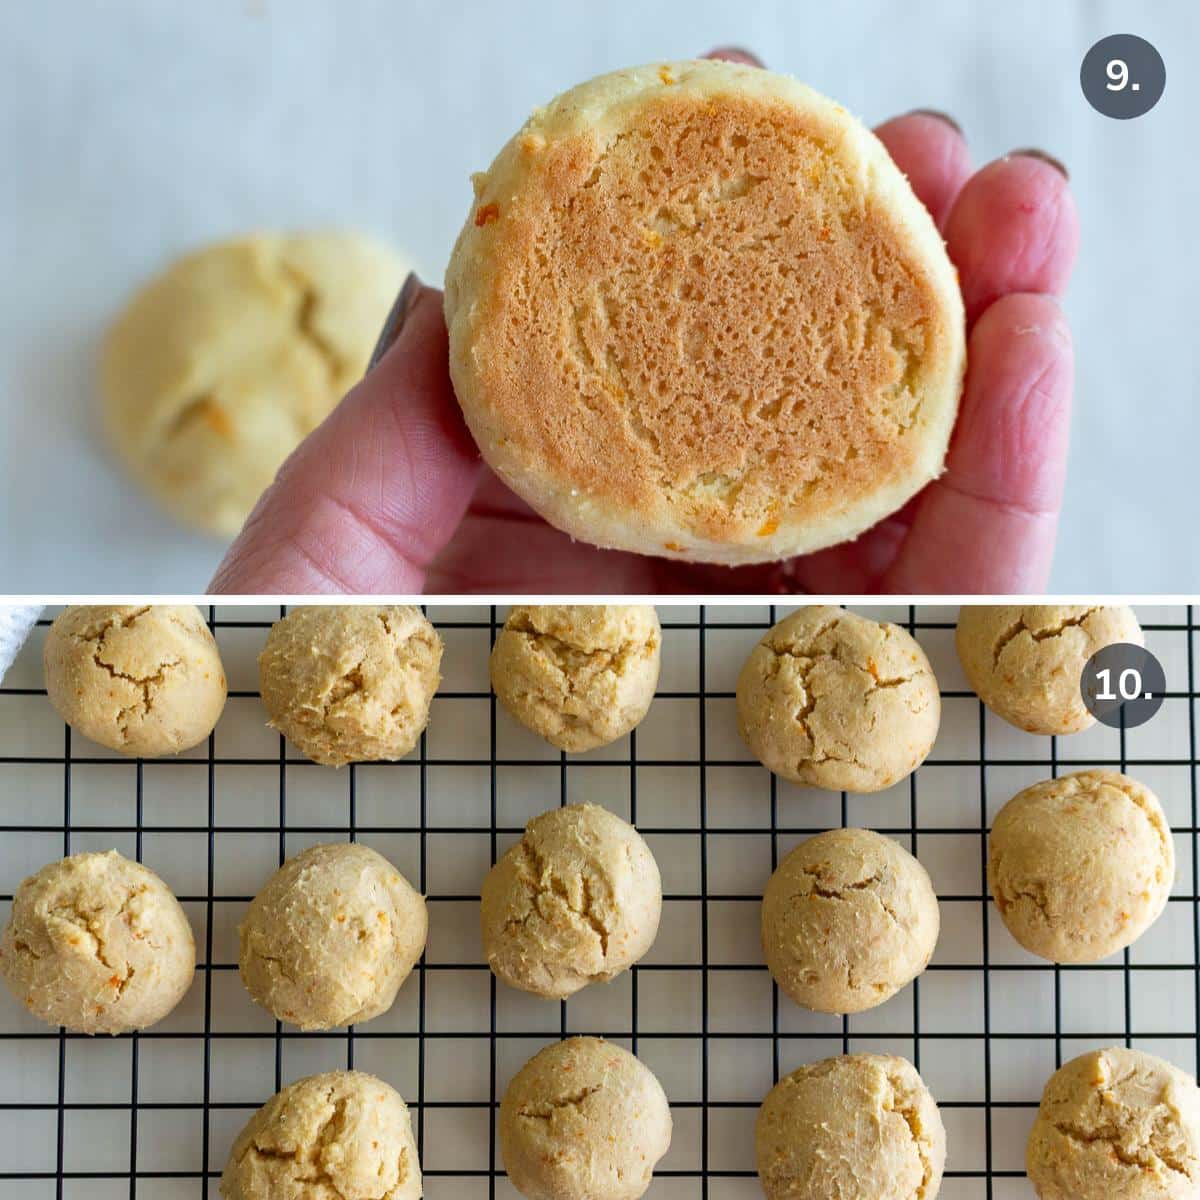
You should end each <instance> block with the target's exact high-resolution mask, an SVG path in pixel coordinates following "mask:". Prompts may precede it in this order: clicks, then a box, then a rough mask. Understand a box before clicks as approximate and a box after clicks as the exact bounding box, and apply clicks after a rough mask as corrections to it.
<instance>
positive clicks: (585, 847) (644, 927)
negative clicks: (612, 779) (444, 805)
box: [481, 804, 662, 999]
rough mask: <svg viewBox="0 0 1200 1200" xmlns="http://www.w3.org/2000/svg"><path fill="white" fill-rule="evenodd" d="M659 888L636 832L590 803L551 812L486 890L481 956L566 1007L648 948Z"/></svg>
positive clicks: (533, 824)
mask: <svg viewBox="0 0 1200 1200" xmlns="http://www.w3.org/2000/svg"><path fill="white" fill-rule="evenodd" d="M661 913H662V880H661V878H660V876H659V872H658V864H657V863H656V862H655V861H654V855H653V854H651V853H650V847H649V846H647V845H646V843H645V841H644V840H643V838H642V836H641V834H639V833H638V831H637V830H636V829H634V827H633V826H632V825H630V824H629V823H628V822H626V821H622V820H621V818H620V817H618V816H615V815H614V814H613V813H610V812H609V811H608V810H607V809H603V808H600V807H599V806H597V805H595V804H571V805H568V806H566V807H565V808H552V809H550V811H549V812H544V813H542V814H541V816H538V817H534V819H533V820H532V821H530V822H529V824H528V825H527V826H526V828H525V835H524V837H522V838H521V840H520V841H519V842H518V843H517V844H516V845H515V846H513V847H512V848H511V849H509V850H508V851H507V852H506V853H505V854H504V855H503V857H502V858H501V859H500V861H499V862H497V863H496V865H495V866H494V867H493V868H492V869H491V871H489V872H488V875H487V878H486V879H485V880H484V882H483V892H482V905H481V922H482V930H483V948H484V953H485V954H486V956H487V960H488V964H489V965H490V966H491V968H492V970H493V971H494V972H495V973H496V975H497V977H498V978H500V979H502V980H504V982H505V983H508V984H510V985H511V986H512V987H516V988H520V989H521V990H522V991H526V992H532V993H533V994H534V995H537V996H545V997H549V998H554V999H562V998H564V997H566V996H570V995H572V994H573V993H575V992H577V991H578V990H579V989H580V988H582V987H585V986H586V985H587V984H589V983H594V982H606V981H607V980H609V979H612V977H613V976H614V975H618V974H620V972H622V971H624V970H625V969H626V968H628V967H630V966H632V964H633V963H635V962H637V960H638V959H639V958H641V957H642V955H643V954H645V953H646V951H647V950H649V949H650V946H651V945H652V944H653V942H654V938H655V935H656V934H657V933H658V921H659V917H660V915H661Z"/></svg>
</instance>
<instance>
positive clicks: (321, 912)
mask: <svg viewBox="0 0 1200 1200" xmlns="http://www.w3.org/2000/svg"><path fill="white" fill-rule="evenodd" d="M427 932H428V917H427V913H426V908H425V900H424V897H422V896H421V894H420V893H419V892H417V891H416V890H415V889H414V888H413V887H412V886H411V885H410V884H409V882H408V880H407V879H405V878H404V876H403V875H401V874H400V872H399V871H397V870H396V868H395V867H394V866H392V864H391V863H390V862H388V860H387V859H386V858H384V857H383V856H382V855H381V854H377V853H376V852H375V851H374V850H372V849H371V848H370V847H369V846H363V845H359V844H358V843H351V842H338V843H332V844H329V845H321V846H310V847H309V848H308V849H307V850H303V851H301V852H300V853H299V854H297V855H295V856H294V857H293V858H289V859H288V860H287V862H285V863H284V864H283V866H281V867H280V868H279V870H278V871H276V872H275V874H274V875H272V876H271V878H270V879H268V880H267V882H266V883H265V884H264V885H263V888H262V890H261V891H260V892H259V893H258V895H257V896H255V897H254V900H253V901H252V902H251V904H250V907H249V908H248V909H247V910H246V916H245V919H244V920H243V921H242V923H241V925H240V926H239V927H238V940H239V946H240V953H239V955H238V968H239V970H240V971H241V974H242V982H243V983H244V984H245V985H246V990H247V991H248V992H249V993H250V995H251V997H252V998H253V999H254V1000H255V1001H256V1002H257V1003H258V1004H261V1005H262V1006H263V1007H264V1008H265V1009H267V1010H268V1011H269V1012H271V1013H272V1014H273V1015H274V1016H275V1017H276V1018H278V1019H279V1020H280V1021H287V1022H289V1023H291V1024H292V1025H299V1026H300V1028H301V1029H332V1028H335V1027H340V1026H343V1025H350V1024H359V1023H361V1022H363V1021H369V1020H370V1019H371V1018H372V1017H377V1016H379V1014H380V1013H383V1012H386V1011H387V1010H388V1009H389V1008H391V1006H392V1002H393V1001H394V1000H395V998H396V993H397V992H398V991H399V990H400V985H401V984H402V983H403V982H404V981H405V980H406V979H407V978H408V976H409V973H410V972H411V971H412V969H413V966H414V964H415V963H416V961H417V959H419V958H420V957H421V953H422V951H423V950H424V949H425V937H426V934H427Z"/></svg>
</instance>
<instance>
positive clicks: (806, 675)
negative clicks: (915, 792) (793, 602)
mask: <svg viewBox="0 0 1200 1200" xmlns="http://www.w3.org/2000/svg"><path fill="white" fill-rule="evenodd" d="M737 712H738V728H739V730H740V732H741V735H742V738H743V739H744V741H745V742H746V744H747V745H748V746H749V747H750V750H751V751H752V752H753V754H754V756H755V757H756V758H757V759H758V760H759V762H761V763H762V764H763V765H764V766H765V767H767V768H768V769H769V770H771V771H774V772H775V774H776V775H781V776H782V777H783V778H785V779H790V780H793V781H794V782H796V783H802V784H806V785H807V786H809V787H820V788H831V789H833V790H834V791H842V790H845V791H850V792H877V791H881V790H883V789H884V788H888V787H891V786H892V784H894V783H897V782H898V781H899V780H901V779H903V778H904V777H905V776H906V775H908V774H910V773H911V772H912V771H914V770H915V769H916V768H917V767H918V766H919V765H920V764H921V763H922V762H924V761H925V758H926V756H927V755H928V754H929V751H930V750H931V749H932V748H933V742H934V739H935V738H936V737H937V731H938V722H939V720H940V718H941V700H940V697H939V695H938V684H937V680H936V679H935V678H934V676H933V671H932V669H931V668H930V666H929V660H928V659H927V658H926V657H925V652H924V650H922V649H921V647H920V646H919V645H918V644H917V643H916V641H915V640H914V639H913V638H912V637H911V636H910V635H909V634H908V633H906V632H905V631H904V630H903V629H900V628H899V627H898V626H896V625H888V624H882V623H880V622H877V621H872V620H869V619H868V618H867V617H862V616H859V615H858V614H856V613H851V612H847V611H846V610H845V609H841V608H834V607H830V606H823V605H817V606H812V607H809V608H801V609H798V610H797V611H796V612H794V613H792V614H791V615H790V616H788V617H785V618H784V619H783V620H782V621H780V622H779V623H778V624H777V625H776V626H774V628H772V629H771V630H769V631H768V632H767V634H766V636H765V637H763V639H762V640H761V641H760V642H759V643H758V645H757V646H755V648H754V649H753V650H752V651H751V653H750V657H749V658H748V659H747V660H746V664H745V666H744V667H743V668H742V672H741V674H740V675H739V676H738V682H737Z"/></svg>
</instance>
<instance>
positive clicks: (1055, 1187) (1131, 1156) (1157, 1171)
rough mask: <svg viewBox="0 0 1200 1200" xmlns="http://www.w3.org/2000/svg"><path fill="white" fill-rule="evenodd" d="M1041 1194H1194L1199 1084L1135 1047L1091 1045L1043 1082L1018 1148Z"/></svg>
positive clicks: (1091, 1197)
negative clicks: (1023, 1146) (1035, 1111)
mask: <svg viewBox="0 0 1200 1200" xmlns="http://www.w3.org/2000/svg"><path fill="white" fill-rule="evenodd" d="M1025 1169H1026V1171H1027V1172H1028V1175H1029V1181H1030V1182H1031V1183H1032V1184H1033V1186H1034V1190H1035V1191H1036V1192H1037V1194H1038V1195H1039V1196H1040V1197H1041V1200H1194V1198H1195V1197H1196V1196H1200V1090H1197V1088H1196V1081H1195V1080H1194V1079H1193V1078H1192V1077H1191V1076H1190V1075H1186V1074H1184V1072H1183V1071H1181V1070H1179V1069H1178V1068H1177V1067H1174V1066H1172V1065H1171V1064H1170V1063H1168V1062H1164V1061H1163V1060H1162V1059H1161V1058H1155V1057H1154V1056H1153V1055H1152V1054H1145V1053H1143V1052H1142V1051H1140V1050H1126V1049H1124V1048H1123V1047H1114V1048H1113V1049H1110V1050H1093V1051H1091V1052H1090V1053H1088V1054H1083V1055H1081V1056H1080V1057H1079V1058H1076V1059H1073V1060H1072V1061H1071V1062H1069V1063H1067V1064H1066V1065H1065V1066H1063V1067H1062V1068H1061V1069H1060V1070H1058V1071H1056V1072H1055V1073H1054V1074H1053V1075H1052V1076H1051V1077H1050V1081H1049V1082H1048V1083H1047V1084H1046V1090H1045V1092H1044V1093H1043V1094H1042V1103H1041V1105H1040V1107H1039V1108H1038V1115H1037V1119H1036V1120H1035V1121H1034V1123H1033V1130H1032V1131H1031V1133H1030V1135H1029V1145H1028V1148H1027V1150H1026V1154H1025Z"/></svg>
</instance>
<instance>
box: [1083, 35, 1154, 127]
mask: <svg viewBox="0 0 1200 1200" xmlns="http://www.w3.org/2000/svg"><path fill="white" fill-rule="evenodd" d="M1079 86H1080V87H1081V88H1083V94H1084V95H1085V96H1086V97H1087V102H1088V103H1089V104H1090V105H1091V106H1092V107H1093V108H1094V109H1095V110H1096V111H1097V112H1098V113H1103V114H1104V115H1105V116H1106V117H1112V118H1113V119H1114V120H1117V121H1128V120H1130V119H1132V118H1133V117H1142V116H1145V115H1146V113H1148V112H1149V111H1150V110H1151V109H1152V108H1153V107H1154V106H1155V105H1156V104H1157V103H1158V102H1159V100H1160V99H1162V94H1163V89H1164V88H1166V86H1167V68H1166V66H1165V65H1164V63H1163V60H1162V55H1161V54H1159V52H1158V51H1157V50H1155V48H1154V47H1153V46H1152V45H1151V44H1150V43H1149V42H1148V41H1146V39H1145V38H1140V37H1138V36H1137V35H1136V34H1132V33H1114V34H1112V35H1111V36H1109V37H1106V38H1101V39H1100V40H1099V41H1098V42H1097V43H1096V44H1095V45H1094V46H1093V47H1092V48H1091V49H1090V50H1089V51H1088V52H1087V53H1086V54H1085V55H1084V56H1083V66H1081V67H1080V68H1079Z"/></svg>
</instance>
